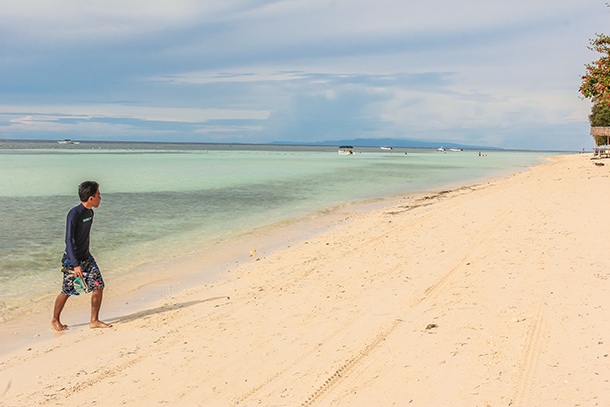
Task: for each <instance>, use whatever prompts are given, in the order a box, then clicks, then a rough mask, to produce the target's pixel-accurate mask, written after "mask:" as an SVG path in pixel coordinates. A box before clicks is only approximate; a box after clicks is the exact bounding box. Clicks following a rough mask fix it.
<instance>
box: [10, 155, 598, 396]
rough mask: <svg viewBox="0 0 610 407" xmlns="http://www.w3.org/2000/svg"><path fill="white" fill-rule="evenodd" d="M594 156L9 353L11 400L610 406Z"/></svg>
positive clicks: (290, 252)
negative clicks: (108, 325) (110, 321)
mask: <svg viewBox="0 0 610 407" xmlns="http://www.w3.org/2000/svg"><path fill="white" fill-rule="evenodd" d="M589 158H590V155H572V156H564V157H556V158H553V159H551V163H550V164H547V165H543V166H538V167H536V168H535V169H533V170H532V171H526V172H523V173H520V174H517V175H513V176H510V177H508V178H506V179H502V180H497V181H490V182H488V183H483V184H480V185H474V186H468V187H463V188H459V189H456V190H453V191H450V192H447V193H442V194H436V195H430V196H428V197H423V198H420V199H418V200H407V199H405V201H404V202H403V203H402V204H400V205H398V206H395V207H389V208H384V209H382V210H378V211H374V212H372V213H368V214H365V215H360V216H355V217H353V218H351V219H348V220H344V222H342V223H341V225H339V226H337V227H334V228H330V229H329V230H328V231H326V232H324V233H320V234H318V235H317V236H315V237H313V238H311V239H309V240H308V241H301V242H299V243H296V244H293V245H292V246H291V247H288V248H284V249H279V250H277V251H274V252H273V253H271V254H268V255H266V256H265V257H262V258H261V259H260V260H259V261H255V262H250V263H248V264H241V265H239V266H234V267H233V269H232V270H231V272H230V273H229V274H230V275H231V277H230V278H229V279H228V280H227V281H222V282H219V283H215V284H208V285H203V286H200V287H194V288H192V289H191V290H188V291H186V292H183V293H181V294H179V295H176V296H174V297H172V298H171V302H170V303H168V304H167V305H162V306H159V307H156V308H151V309H148V310H146V311H142V312H139V313H135V314H130V315H124V316H122V317H121V318H119V319H118V320H117V321H113V322H114V327H113V328H111V329H105V330H89V329H88V328H84V327H73V329H72V330H71V331H69V332H68V333H66V334H63V335H58V336H57V337H55V338H49V339H45V340H42V341H39V342H37V343H34V344H32V345H28V346H29V348H27V349H24V348H20V349H18V350H17V351H15V352H13V353H10V354H5V355H4V356H2V357H1V358H0V404H2V403H4V405H6V406H25V405H56V404H61V405H66V406H95V405H98V406H102V405H103V406H114V405H136V406H140V405H143V406H148V405H171V406H175V405H179V406H183V405H193V406H195V405H205V406H229V405H239V406H246V405H247V406H251V405H264V406H271V405H273V406H278V405H288V406H297V405H300V406H309V405H312V406H314V405H316V406H317V405H322V406H326V405H354V406H373V405H379V406H388V405H408V406H469V407H470V406H494V407H495V406H509V405H510V406H576V405H580V406H594V405H600V406H608V405H610V383H609V380H610V363H609V362H610V356H609V354H610V256H608V255H607V254H606V250H605V249H606V247H605V246H607V244H608V238H607V236H608V226H607V225H606V222H608V221H609V217H608V214H610V199H609V198H610V192H609V187H610V179H609V176H610V161H609V162H608V165H606V166H603V167H597V166H595V165H594V164H593V161H591V160H590V159H589ZM601 161H602V162H603V161H604V160H601ZM336 221H339V219H337V220H336ZM335 223H337V222H335ZM168 273H171V269H170V270H168ZM68 306H69V304H68ZM102 317H103V315H102ZM85 321H86V315H83V322H85Z"/></svg>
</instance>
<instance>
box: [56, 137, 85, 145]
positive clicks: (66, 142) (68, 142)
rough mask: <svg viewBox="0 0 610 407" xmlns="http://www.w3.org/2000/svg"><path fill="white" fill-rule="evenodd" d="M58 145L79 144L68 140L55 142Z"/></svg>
mask: <svg viewBox="0 0 610 407" xmlns="http://www.w3.org/2000/svg"><path fill="white" fill-rule="evenodd" d="M57 142H58V143H59V144H80V143H79V142H78V141H72V140H70V139H69V138H67V139H63V140H59V141H57Z"/></svg>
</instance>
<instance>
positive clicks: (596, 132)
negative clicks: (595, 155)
mask: <svg viewBox="0 0 610 407" xmlns="http://www.w3.org/2000/svg"><path fill="white" fill-rule="evenodd" d="M591 135H592V136H594V137H595V136H610V127H591Z"/></svg>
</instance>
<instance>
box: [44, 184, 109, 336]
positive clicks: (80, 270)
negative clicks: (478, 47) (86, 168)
mask: <svg viewBox="0 0 610 407" xmlns="http://www.w3.org/2000/svg"><path fill="white" fill-rule="evenodd" d="M78 196H79V198H80V200H81V203H80V204H79V205H78V206H75V207H74V208H72V209H71V210H70V212H69V213H68V218H67V222H66V251H65V252H64V256H63V258H62V261H61V263H62V269H61V271H62V272H63V283H62V288H61V294H59V295H58V296H57V299H56V300H55V308H54V310H53V319H52V320H51V326H52V327H53V329H54V330H56V331H65V330H66V329H67V328H68V326H67V325H63V324H62V323H61V322H60V320H59V317H60V315H61V311H62V310H63V309H64V305H66V301H68V298H70V296H71V295H79V291H81V292H90V293H91V320H90V321H89V327H90V328H109V327H111V326H112V325H110V324H107V323H105V322H102V321H100V320H99V312H100V307H101V305H102V295H103V293H104V280H103V279H102V274H101V273H100V269H99V268H98V267H97V264H96V263H95V259H94V258H93V256H92V255H91V253H90V252H89V235H90V232H91V224H92V223H93V208H97V207H99V206H100V201H101V199H102V197H101V196H100V189H99V184H98V183H97V182H94V181H85V182H83V183H82V184H80V185H79V187H78Z"/></svg>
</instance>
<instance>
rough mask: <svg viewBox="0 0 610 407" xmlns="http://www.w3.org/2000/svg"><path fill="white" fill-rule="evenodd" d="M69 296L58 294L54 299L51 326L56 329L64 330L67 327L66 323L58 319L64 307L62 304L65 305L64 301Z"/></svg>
mask: <svg viewBox="0 0 610 407" xmlns="http://www.w3.org/2000/svg"><path fill="white" fill-rule="evenodd" d="M68 298H70V296H69V295H64V294H59V295H58V296H57V298H56V299H55V308H54V309H53V319H52V320H51V326H52V327H53V329H54V330H56V331H65V330H66V329H68V326H67V325H64V324H62V323H61V321H60V320H59V317H60V315H61V311H62V310H63V309H64V305H66V301H68Z"/></svg>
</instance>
